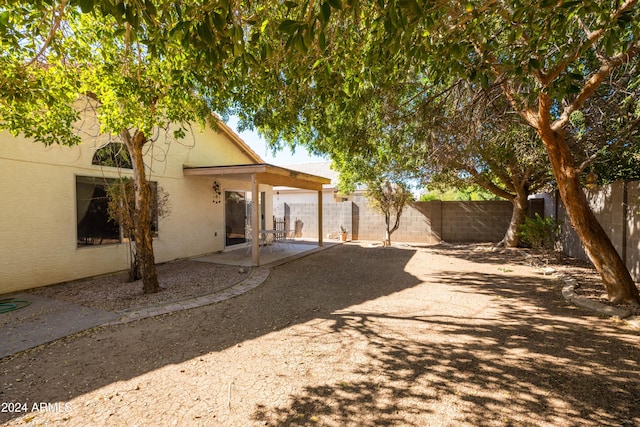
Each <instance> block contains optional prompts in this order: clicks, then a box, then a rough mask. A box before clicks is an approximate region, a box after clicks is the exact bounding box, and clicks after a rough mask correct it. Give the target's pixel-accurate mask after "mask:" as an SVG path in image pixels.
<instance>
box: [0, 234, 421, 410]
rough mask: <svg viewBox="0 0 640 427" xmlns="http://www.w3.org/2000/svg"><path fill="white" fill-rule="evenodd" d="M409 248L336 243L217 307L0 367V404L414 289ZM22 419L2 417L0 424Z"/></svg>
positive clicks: (77, 338) (62, 343) (131, 373)
mask: <svg viewBox="0 0 640 427" xmlns="http://www.w3.org/2000/svg"><path fill="white" fill-rule="evenodd" d="M414 253H415V251H414V250H403V249H392V248H389V249H386V250H383V249H381V248H363V247H360V246H357V245H353V246H346V245H341V246H337V247H334V248H329V249H327V250H325V251H321V252H319V253H317V254H314V255H311V256H308V257H305V258H303V259H300V260H296V261H293V262H291V263H288V264H285V265H283V266H280V267H277V268H275V269H274V270H273V271H272V273H271V276H270V278H269V279H267V282H266V283H265V284H263V285H262V286H260V287H258V288H257V289H255V290H253V291H251V292H249V293H247V294H245V295H241V296H239V297H237V298H233V299H231V300H228V301H224V302H222V303H218V304H213V305H210V306H205V307H200V308H197V309H193V310H187V311H184V312H177V313H173V314H170V315H165V316H160V317H155V318H150V319H144V320H141V321H138V322H133V323H130V324H126V325H121V326H116V327H106V328H98V329H94V330H90V331H85V332H81V333H79V334H76V335H73V336H71V337H68V338H65V339H61V340H58V341H56V342H53V343H50V344H45V345H43V346H40V347H37V348H35V349H32V350H28V351H26V352H23V353H20V354H18V355H15V356H10V357H8V358H5V359H3V360H2V362H0V369H1V371H0V401H2V402H9V401H12V402H28V403H29V407H30V403H31V402H57V401H61V400H69V399H72V398H73V397H76V396H78V395H81V394H84V393H87V392H89V391H91V390H95V389H98V388H100V387H103V386H105V385H107V384H111V383H113V382H115V381H126V380H128V379H131V378H134V377H137V376H139V375H141V374H143V373H146V372H149V371H152V370H155V369H159V368H161V367H163V366H167V365H170V364H178V363H181V362H183V361H186V360H190V359H193V358H195V357H197V356H200V355H203V354H207V353H210V352H216V351H221V350H223V349H225V348H228V347H232V346H235V345H237V344H240V343H242V342H244V341H246V340H251V339H254V338H256V337H259V336H262V335H264V334H268V333H271V332H273V331H277V330H280V329H282V328H285V327H289V326H291V325H293V324H296V323H303V322H307V321H309V320H310V319H315V318H318V317H327V316H329V315H330V313H332V312H334V311H336V310H340V309H343V308H345V307H349V306H351V305H354V304H359V303H362V302H365V301H367V300H370V299H375V298H378V297H380V296H383V295H388V294H391V293H394V292H398V291H401V290H403V289H407V288H410V287H412V286H415V285H417V284H418V283H419V280H417V279H416V278H415V277H413V276H412V275H411V274H408V273H405V272H404V267H405V265H406V264H407V262H408V261H409V260H410V259H411V257H412V256H413V255H414ZM20 415H22V414H19V413H18V414H11V413H7V412H0V422H1V421H6V420H8V419H10V418H11V417H16V416H20Z"/></svg>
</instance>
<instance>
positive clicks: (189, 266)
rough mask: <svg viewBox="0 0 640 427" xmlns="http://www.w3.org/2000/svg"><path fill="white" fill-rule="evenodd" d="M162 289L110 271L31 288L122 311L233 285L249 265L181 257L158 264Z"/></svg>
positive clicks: (247, 273) (46, 295) (41, 292)
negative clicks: (147, 288)
mask: <svg viewBox="0 0 640 427" xmlns="http://www.w3.org/2000/svg"><path fill="white" fill-rule="evenodd" d="M157 270H158V281H159V282H160V287H161V288H162V290H161V291H160V292H158V293H155V294H147V295H144V294H143V293H142V281H141V280H137V281H135V282H127V281H126V279H127V274H126V273H119V274H110V275H106V276H101V277H95V278H92V279H89V280H79V281H75V282H69V283H61V284H59V285H53V286H45V287H42V288H37V289H33V290H30V291H29V292H30V293H34V294H37V295H41V296H44V297H48V298H55V299H58V300H62V301H67V302H72V303H75V304H80V305H85V306H87V307H93V308H98V309H101V310H106V311H121V310H127V309H135V308H141V307H147V306H153V305H158V304H162V303H166V302H171V301H176V300H181V299H184V298H189V297H197V296H200V295H206V294H210V293H213V292H218V291H221V290H223V289H226V288H229V287H231V286H233V285H234V284H236V283H238V282H240V281H242V280H244V279H246V278H247V277H248V275H249V273H250V271H251V269H249V268H245V267H237V266H231V265H220V264H211V263H207V262H199V261H189V260H181V261H175V262H168V263H165V264H161V265H158V267H157Z"/></svg>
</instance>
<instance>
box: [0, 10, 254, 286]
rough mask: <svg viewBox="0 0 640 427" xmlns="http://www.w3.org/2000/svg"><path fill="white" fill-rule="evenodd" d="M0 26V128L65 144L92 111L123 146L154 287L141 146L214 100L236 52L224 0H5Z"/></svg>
mask: <svg viewBox="0 0 640 427" xmlns="http://www.w3.org/2000/svg"><path fill="white" fill-rule="evenodd" d="M0 35H1V36H2V47H3V48H5V50H4V51H3V53H2V55H1V57H0V61H1V63H0V65H2V66H3V68H4V70H5V71H4V74H3V77H2V80H1V81H0V85H1V86H2V89H9V90H8V91H7V93H8V95H7V96H3V97H2V101H1V102H0V113H1V116H0V117H1V118H0V128H5V129H9V130H11V131H12V132H13V133H20V132H21V133H23V134H24V135H26V136H28V137H32V138H34V139H35V140H36V141H41V142H44V143H45V144H51V143H60V144H67V145H73V144H77V143H79V142H80V140H81V132H83V129H82V126H83V125H84V123H85V121H84V119H85V118H87V117H89V118H90V117H95V118H97V121H98V123H99V125H100V133H101V134H103V135H104V134H107V135H109V136H110V138H111V139H112V140H119V141H120V142H122V143H123V144H124V145H125V146H126V147H127V150H128V152H129V155H130V158H131V161H132V166H133V171H134V182H135V186H134V189H135V191H134V193H135V197H134V199H135V208H136V221H135V224H136V227H135V243H136V253H137V254H138V258H139V260H140V263H141V270H142V276H143V288H144V291H145V292H156V291H158V290H159V285H158V280H157V274H156V270H155V261H154V255H153V244H152V236H151V231H150V227H149V223H150V210H149V197H150V195H151V191H150V188H149V183H148V181H147V175H148V173H149V172H150V171H152V164H151V163H150V162H152V161H158V159H157V158H156V157H154V156H146V157H145V151H147V150H146V149H147V148H148V147H149V146H151V145H153V144H154V142H155V141H156V140H158V138H160V137H161V136H165V135H166V139H167V142H170V141H174V142H175V141H178V140H180V139H181V138H184V136H185V135H186V134H187V132H190V130H191V125H192V124H196V123H200V124H201V125H204V124H205V122H206V121H207V120H209V119H211V117H212V116H211V112H212V110H213V109H218V108H220V109H221V108H223V106H224V101H223V99H224V98H223V97H221V96H218V95H219V94H221V93H224V90H223V88H224V85H225V84H226V80H227V79H226V77H227V73H229V72H230V71H229V70H234V71H235V69H234V68H233V67H234V66H236V65H237V64H238V63H236V62H234V61H236V59H237V57H238V54H239V52H240V53H241V51H242V49H241V48H242V42H243V31H242V26H241V25H240V23H239V21H238V17H237V15H236V14H235V13H234V9H233V8H232V7H230V5H229V4H228V3H224V2H220V3H218V4H214V3H210V4H207V5H199V4H192V3H191V2H178V3H175V2H169V1H163V0H157V1H155V0H153V1H152V0H145V1H142V2H128V1H110V2H97V1H93V0H78V1H73V0H70V1H64V0H63V1H61V2H59V3H56V2H47V1H36V2H23V1H12V2H10V3H9V4H8V5H5V6H3V7H1V8H0ZM213 62H215V63H216V66H215V67H211V68H209V69H210V70H211V69H215V70H216V72H212V71H209V72H208V73H207V74H206V78H205V77H204V74H203V73H202V72H201V70H202V69H203V68H205V64H206V65H209V66H211V64H212V63H213ZM239 64H240V65H238V66H241V65H242V64H241V63H239ZM79 100H81V101H83V102H78V101H79ZM78 106H82V108H84V109H85V110H84V111H78ZM80 119H82V120H80ZM83 136H84V137H86V135H83ZM143 149H144V150H143Z"/></svg>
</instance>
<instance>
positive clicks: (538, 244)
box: [518, 213, 560, 251]
mask: <svg viewBox="0 0 640 427" xmlns="http://www.w3.org/2000/svg"><path fill="white" fill-rule="evenodd" d="M518 234H519V236H520V238H521V239H522V242H523V243H524V244H526V245H527V246H530V247H532V248H535V249H544V250H550V251H552V250H555V247H556V243H557V242H558V241H559V239H560V223H558V221H556V219H555V218H551V217H546V218H542V217H541V216H540V215H539V214H537V213H536V216H535V218H526V219H525V221H524V224H522V225H521V226H520V227H519V229H518Z"/></svg>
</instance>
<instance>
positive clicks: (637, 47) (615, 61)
mask: <svg viewBox="0 0 640 427" xmlns="http://www.w3.org/2000/svg"><path fill="white" fill-rule="evenodd" d="M638 54H640V41H637V42H636V43H635V44H633V45H632V46H631V47H629V49H627V51H626V52H623V53H621V54H619V55H616V56H614V57H613V58H611V60H609V61H608V62H606V63H605V64H602V66H600V69H599V70H598V71H597V72H596V73H595V74H594V75H592V76H591V78H590V79H589V80H587V82H586V83H585V84H584V86H583V87H582V90H581V91H580V93H579V94H578V96H576V98H575V99H574V100H573V102H571V104H569V105H567V106H566V107H565V108H564V110H563V112H562V115H561V116H560V118H559V119H557V120H556V121H555V122H554V123H553V125H551V129H552V130H553V131H555V132H557V131H558V130H560V129H562V128H563V127H564V126H566V124H567V123H568V122H569V118H570V116H571V113H573V112H574V111H576V110H578V109H580V107H582V105H584V103H585V102H586V100H587V99H588V98H589V97H590V96H591V95H593V93H594V92H595V91H596V90H597V89H598V87H600V85H601V84H602V82H603V81H604V80H605V79H606V78H607V77H608V76H609V75H610V74H611V73H612V72H613V70H615V69H616V68H618V67H619V66H621V65H623V64H626V63H627V62H629V61H630V60H631V59H633V58H634V57H636V56H637V55H638Z"/></svg>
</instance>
